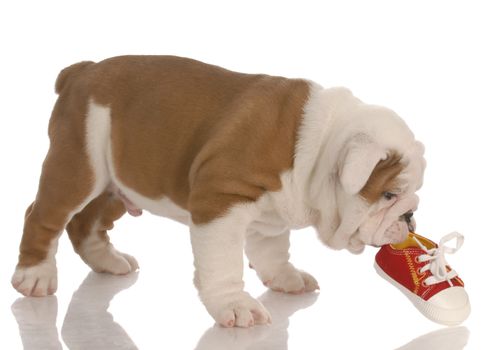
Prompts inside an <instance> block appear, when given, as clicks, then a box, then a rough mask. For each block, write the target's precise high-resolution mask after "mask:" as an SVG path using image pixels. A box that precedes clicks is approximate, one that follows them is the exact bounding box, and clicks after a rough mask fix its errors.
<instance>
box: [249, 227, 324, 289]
mask: <svg viewBox="0 0 500 350" xmlns="http://www.w3.org/2000/svg"><path fill="white" fill-rule="evenodd" d="M289 248H290V232H289V231H285V232H283V233H281V234H278V235H272V236H265V235H262V234H260V233H258V232H257V231H255V230H249V231H248V233H247V238H246V246H245V252H246V254H247V257H248V260H249V261H250V265H251V267H252V268H253V269H254V270H255V271H256V272H257V275H258V276H259V278H260V280H261V281H262V282H263V283H264V285H266V286H267V287H269V288H270V289H272V290H274V291H277V292H285V293H291V294H300V293H304V292H312V291H314V290H316V289H319V286H318V282H317V281H316V279H315V278H314V277H313V276H311V275H310V274H308V273H307V272H305V271H301V270H298V269H296V268H295V266H293V265H292V264H291V263H290V262H289V259H290V254H289V253H288V249H289Z"/></svg>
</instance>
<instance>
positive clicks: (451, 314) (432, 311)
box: [373, 262, 470, 326]
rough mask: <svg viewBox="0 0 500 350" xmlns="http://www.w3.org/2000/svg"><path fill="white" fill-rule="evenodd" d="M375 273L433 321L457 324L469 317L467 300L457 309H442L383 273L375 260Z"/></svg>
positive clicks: (451, 324)
mask: <svg viewBox="0 0 500 350" xmlns="http://www.w3.org/2000/svg"><path fill="white" fill-rule="evenodd" d="M373 266H374V267H375V270H376V271H377V273H378V274H379V275H380V277H382V278H383V279H385V280H386V281H388V282H389V283H391V284H392V285H393V286H394V287H396V288H398V289H399V290H400V291H401V292H402V293H403V294H404V295H406V297H407V298H408V299H410V301H411V302H412V304H413V305H414V306H415V307H416V308H417V310H418V311H420V313H422V315H424V316H425V317H427V318H428V319H429V320H431V321H434V322H436V323H439V324H443V325H446V326H457V325H459V324H460V323H462V322H463V321H465V320H466V319H467V317H469V314H470V303H469V302H467V304H465V305H464V306H463V307H461V308H459V309H452V310H450V309H444V308H440V307H438V306H436V305H432V304H431V303H429V302H427V301H425V300H424V299H422V298H420V297H419V296H418V295H416V294H413V293H412V292H410V291H409V290H408V289H407V288H405V287H404V286H402V285H401V284H399V283H398V282H396V281H395V280H394V279H393V278H392V277H390V276H389V275H388V274H386V273H385V271H384V270H382V268H381V267H380V266H378V264H377V262H375V263H374V265H373Z"/></svg>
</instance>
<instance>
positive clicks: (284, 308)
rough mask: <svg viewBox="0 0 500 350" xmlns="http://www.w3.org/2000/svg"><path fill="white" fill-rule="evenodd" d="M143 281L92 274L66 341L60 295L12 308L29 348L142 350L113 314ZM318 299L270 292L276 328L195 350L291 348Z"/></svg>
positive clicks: (453, 341) (213, 335)
mask: <svg viewBox="0 0 500 350" xmlns="http://www.w3.org/2000/svg"><path fill="white" fill-rule="evenodd" d="M137 277H138V273H134V274H131V275H128V276H110V275H103V274H97V273H94V272H90V273H89V274H88V276H87V277H86V278H85V280H84V281H83V282H82V284H81V285H80V287H79V288H78V289H77V290H76V291H75V292H74V293H73V296H72V298H71V301H70V303H69V306H68V309H67V312H66V314H65V316H64V321H63V324H62V327H61V332H60V337H59V331H58V329H57V326H56V319H57V312H58V301H57V297H56V296H50V297H46V298H19V299H18V300H16V301H15V302H14V304H13V305H12V313H13V315H14V317H15V318H16V321H17V323H18V326H19V334H20V336H21V340H22V344H23V346H24V349H28V350H36V349H62V348H63V344H64V345H65V346H67V347H68V348H69V349H94V350H106V349H107V350H113V349H138V347H137V345H136V344H135V343H134V341H133V339H131V337H130V336H129V334H128V333H127V332H126V330H124V329H123V327H122V326H121V325H120V324H119V323H117V322H116V321H115V320H114V319H113V315H112V314H111V313H110V312H109V311H108V308H109V306H110V302H111V301H112V299H113V297H114V296H115V295H116V294H117V293H119V292H121V291H122V290H125V289H127V288H129V287H131V286H132V285H133V284H134V283H135V282H136V281H137ZM317 297H318V294H317V293H313V294H307V295H303V296H293V295H284V294H280V293H275V292H272V291H267V292H265V293H264V294H263V295H261V296H260V297H259V300H260V301H261V302H262V303H263V304H264V305H265V306H266V307H267V309H268V310H269V311H270V312H271V314H272V315H273V323H272V325H271V326H260V327H254V328H252V329H238V328H234V329H227V328H221V327H219V326H216V325H214V326H212V327H210V328H208V329H207V330H206V331H205V332H204V333H203V334H202V335H201V337H200V339H199V340H198V343H197V345H196V347H195V350H219V349H234V350H239V349H241V350H243V349H248V350H250V349H255V350H257V349H258V350H268V349H269V350H281V349H288V338H289V335H288V326H289V324H290V318H291V317H293V315H294V314H295V313H296V312H300V310H301V309H305V308H308V307H310V306H311V305H313V304H314V303H315V302H316V299H317ZM468 336H469V331H468V329H467V328H466V327H455V328H443V329H441V330H438V331H433V332H430V333H428V334H425V335H422V336H420V337H417V338H416V339H414V340H412V341H410V342H409V343H408V344H405V345H403V346H401V347H398V348H397V350H421V349H443V350H458V349H463V348H464V346H465V345H466V344H467V340H468Z"/></svg>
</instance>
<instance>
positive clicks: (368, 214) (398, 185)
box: [357, 152, 418, 246]
mask: <svg viewBox="0 0 500 350" xmlns="http://www.w3.org/2000/svg"><path fill="white" fill-rule="evenodd" d="M406 167H407V166H406V165H405V164H404V163H403V161H402V156H401V155H399V154H398V153H396V152H391V153H389V155H388V156H387V158H386V159H384V160H381V161H379V163H378V164H377V165H376V166H375V168H374V169H373V171H372V173H371V175H370V177H369V179H368V181H367V182H366V184H365V186H363V188H362V189H361V191H360V192H359V194H358V195H357V196H358V197H360V198H357V200H361V201H363V202H364V203H363V204H364V207H365V216H364V219H363V220H362V221H361V222H360V226H359V228H358V231H359V238H360V240H361V241H363V242H364V243H366V244H372V245H377V246H380V245H383V244H387V243H397V242H401V241H403V240H404V239H405V238H406V236H407V235H408V232H409V231H413V230H415V219H414V218H413V212H414V211H415V210H417V205H418V197H417V196H416V194H415V193H414V192H415V191H416V190H417V188H416V181H415V180H417V179H413V181H412V179H411V178H409V177H408V175H409V174H408V173H406V174H405V172H404V171H405V170H406V169H405V168H406ZM405 175H406V176H405Z"/></svg>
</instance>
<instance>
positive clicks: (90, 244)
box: [66, 191, 139, 275]
mask: <svg viewBox="0 0 500 350" xmlns="http://www.w3.org/2000/svg"><path fill="white" fill-rule="evenodd" d="M125 212H126V209H125V205H124V204H123V202H122V201H121V200H120V199H119V198H117V197H116V196H115V195H114V194H113V193H112V192H108V191H106V192H104V193H102V194H101V195H100V196H99V197H97V198H95V199H94V200H93V201H92V202H90V203H89V204H88V205H87V206H86V207H85V208H84V209H83V210H82V211H81V212H80V213H78V214H76V215H75V216H74V217H73V219H71V221H70V222H69V224H68V226H67V227H66V230H67V231H68V235H69V238H70V240H71V243H72V244H73V248H74V249H75V251H76V252H77V253H78V254H79V255H80V257H81V258H82V260H83V261H84V262H85V263H86V264H87V265H89V266H90V267H91V268H92V270H94V271H96V272H108V273H112V274H115V275H123V274H127V273H129V272H132V271H135V270H137V269H138V267H139V265H138V264H137V261H136V260H135V259H134V257H132V256H130V255H128V254H125V253H121V252H119V251H118V250H116V249H115V248H114V247H113V244H111V242H110V241H109V236H108V234H107V230H111V229H112V228H113V222H114V221H116V220H118V219H119V218H120V217H122V216H123V214H124V213H125Z"/></svg>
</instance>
